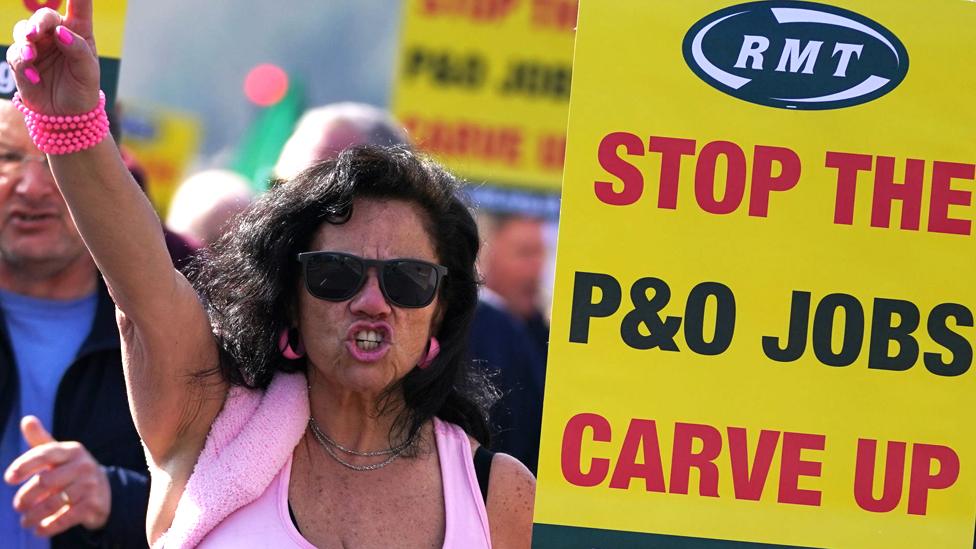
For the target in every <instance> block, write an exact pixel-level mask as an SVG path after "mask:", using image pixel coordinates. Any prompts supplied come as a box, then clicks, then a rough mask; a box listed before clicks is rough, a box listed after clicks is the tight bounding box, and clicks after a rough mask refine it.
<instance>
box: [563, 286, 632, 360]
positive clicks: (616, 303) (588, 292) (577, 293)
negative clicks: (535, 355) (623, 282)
mask: <svg viewBox="0 0 976 549" xmlns="http://www.w3.org/2000/svg"><path fill="white" fill-rule="evenodd" d="M593 288H599V289H600V294H601V295H600V301H597V302H594V301H593ZM620 296H621V291H620V283H619V282H617V280H616V279H615V278H613V277H612V276H610V275H605V274H602V273H586V272H577V273H576V278H575V280H574V282H573V310H572V311H571V312H570V320H569V341H570V342H571V343H587V342H588V341H589V339H590V319H591V318H604V317H608V316H610V315H612V314H613V313H614V312H615V311H616V310H617V308H618V307H620Z"/></svg>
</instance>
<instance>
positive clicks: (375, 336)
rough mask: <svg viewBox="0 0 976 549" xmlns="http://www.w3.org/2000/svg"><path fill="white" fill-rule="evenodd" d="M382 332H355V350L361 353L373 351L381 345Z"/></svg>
mask: <svg viewBox="0 0 976 549" xmlns="http://www.w3.org/2000/svg"><path fill="white" fill-rule="evenodd" d="M383 335H384V334H383V332H382V331H377V330H359V331H358V332H356V335H355V340H356V348H358V349H359V350H361V351H375V350H376V349H377V348H379V346H380V345H382V344H383Z"/></svg>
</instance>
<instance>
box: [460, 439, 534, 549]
mask: <svg viewBox="0 0 976 549" xmlns="http://www.w3.org/2000/svg"><path fill="white" fill-rule="evenodd" d="M468 441H469V443H470V444H471V452H472V454H474V453H475V452H476V451H477V449H478V447H479V446H481V445H480V444H479V443H478V441H477V440H475V439H474V438H473V437H471V436H468ZM485 507H486V510H487V512H488V524H489V527H490V529H491V540H492V546H493V547H501V548H508V547H516V548H519V547H529V545H530V543H531V538H532V512H533V510H534V508H535V477H534V476H533V475H532V473H531V472H530V471H529V469H528V468H527V467H526V466H525V465H523V464H522V462H520V461H519V460H517V459H515V458H514V457H512V456H510V455H508V454H502V453H496V454H494V456H493V457H492V460H491V474H490V476H489V481H488V502H487V504H486V506H485Z"/></svg>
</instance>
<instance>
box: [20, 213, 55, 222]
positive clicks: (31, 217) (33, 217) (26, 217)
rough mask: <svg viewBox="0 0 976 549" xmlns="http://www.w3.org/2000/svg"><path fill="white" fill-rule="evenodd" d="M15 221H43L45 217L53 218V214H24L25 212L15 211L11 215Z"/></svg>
mask: <svg viewBox="0 0 976 549" xmlns="http://www.w3.org/2000/svg"><path fill="white" fill-rule="evenodd" d="M11 217H12V218H14V219H16V220H17V221H43V220H45V219H53V218H54V215H52V214H47V213H41V214H26V213H15V214H13V215H12V216H11Z"/></svg>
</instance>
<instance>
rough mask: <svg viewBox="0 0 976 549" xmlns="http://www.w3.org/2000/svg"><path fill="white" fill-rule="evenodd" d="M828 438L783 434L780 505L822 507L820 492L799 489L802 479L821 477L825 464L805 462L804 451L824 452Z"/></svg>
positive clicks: (778, 499) (802, 434) (803, 434)
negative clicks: (802, 477)
mask: <svg viewBox="0 0 976 549" xmlns="http://www.w3.org/2000/svg"><path fill="white" fill-rule="evenodd" d="M826 441H827V437H825V436H823V435H811V434H808V433H789V432H786V433H783V455H782V457H781V459H782V462H781V464H780V471H779V497H778V498H777V501H779V502H780V503H795V504H797V505H813V506H819V505H820V496H821V493H820V491H819V490H804V489H801V488H800V487H799V482H800V477H801V476H804V477H819V476H820V473H821V469H822V468H823V463H821V462H819V461H804V460H803V459H802V457H803V456H802V452H803V450H823V449H824V446H825V444H826Z"/></svg>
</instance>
